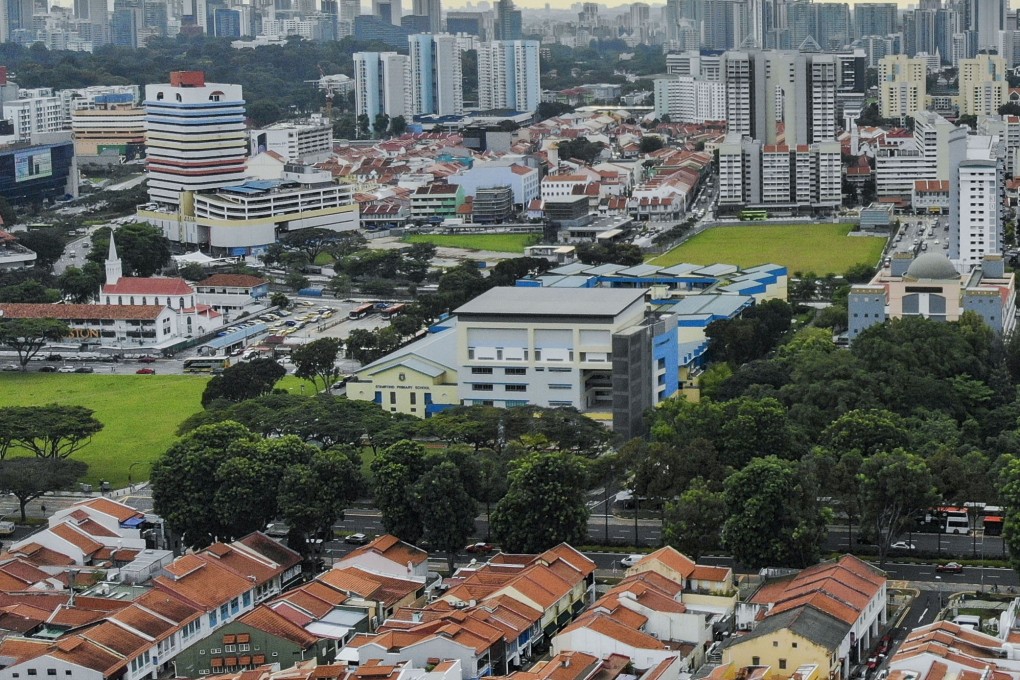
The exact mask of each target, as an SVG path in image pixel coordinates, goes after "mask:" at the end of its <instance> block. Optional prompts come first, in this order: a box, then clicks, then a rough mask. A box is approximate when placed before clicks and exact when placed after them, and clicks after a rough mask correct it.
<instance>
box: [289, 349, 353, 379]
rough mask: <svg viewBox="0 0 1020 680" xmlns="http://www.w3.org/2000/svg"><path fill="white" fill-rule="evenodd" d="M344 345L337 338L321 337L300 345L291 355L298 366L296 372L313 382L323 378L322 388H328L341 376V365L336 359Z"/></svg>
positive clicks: (298, 375) (300, 376)
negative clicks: (337, 363) (338, 364)
mask: <svg viewBox="0 0 1020 680" xmlns="http://www.w3.org/2000/svg"><path fill="white" fill-rule="evenodd" d="M342 346H343V343H342V342H341V341H340V340H339V339H337V338H319V339H318V340H313V341H312V342H309V343H307V344H304V345H302V346H300V347H298V348H297V349H295V350H294V351H293V352H291V355H290V358H291V360H292V361H293V362H294V365H295V366H297V370H296V371H295V372H294V374H295V375H296V376H297V377H299V378H304V379H306V380H311V381H312V383H316V382H317V381H319V380H321V381H322V389H323V390H325V389H327V388H328V387H329V386H330V385H332V384H333V383H334V382H336V380H337V378H339V377H340V367H339V366H337V365H336V361H337V358H338V357H339V356H340V348H341V347H342Z"/></svg>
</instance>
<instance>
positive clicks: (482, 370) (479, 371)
mask: <svg viewBox="0 0 1020 680" xmlns="http://www.w3.org/2000/svg"><path fill="white" fill-rule="evenodd" d="M471 374H472V375H492V368H491V367H487V366H484V367H476V368H472V369H471Z"/></svg>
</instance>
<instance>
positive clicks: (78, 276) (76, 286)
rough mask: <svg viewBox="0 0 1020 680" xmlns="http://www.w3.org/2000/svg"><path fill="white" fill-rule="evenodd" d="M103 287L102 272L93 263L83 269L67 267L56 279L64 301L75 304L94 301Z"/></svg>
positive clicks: (87, 264)
mask: <svg viewBox="0 0 1020 680" xmlns="http://www.w3.org/2000/svg"><path fill="white" fill-rule="evenodd" d="M102 285H103V270H102V269H100V267H99V265H97V264H96V263H95V262H88V263H86V264H85V266H84V267H82V268H81V269H79V268H78V267H68V268H67V269H65V270H64V272H63V273H62V274H61V275H60V276H58V277H57V286H59V287H60V294H61V295H62V296H64V298H65V299H67V300H70V301H71V302H75V303H79V304H81V303H86V302H90V301H92V300H94V299H95V297H96V296H97V295H98V294H99V289H100V287H101V286H102Z"/></svg>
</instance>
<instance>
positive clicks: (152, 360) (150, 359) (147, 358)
mask: <svg viewBox="0 0 1020 680" xmlns="http://www.w3.org/2000/svg"><path fill="white" fill-rule="evenodd" d="M138 363H140V364H154V363H156V357H150V356H144V357H142V358H141V359H139V360H138Z"/></svg>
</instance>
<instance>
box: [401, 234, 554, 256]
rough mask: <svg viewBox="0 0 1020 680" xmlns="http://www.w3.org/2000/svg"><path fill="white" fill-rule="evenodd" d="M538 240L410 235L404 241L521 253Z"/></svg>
mask: <svg viewBox="0 0 1020 680" xmlns="http://www.w3.org/2000/svg"><path fill="white" fill-rule="evenodd" d="M538 238H539V235H538V234H460V235H457V234H412V235H410V236H406V237H405V238H404V240H405V241H406V242H407V243H433V244H435V245H437V246H442V247H444V248H464V249H466V250H491V251H494V252H497V253H523V252H524V248H525V246H530V245H531V244H532V243H536V242H537V241H538Z"/></svg>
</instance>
